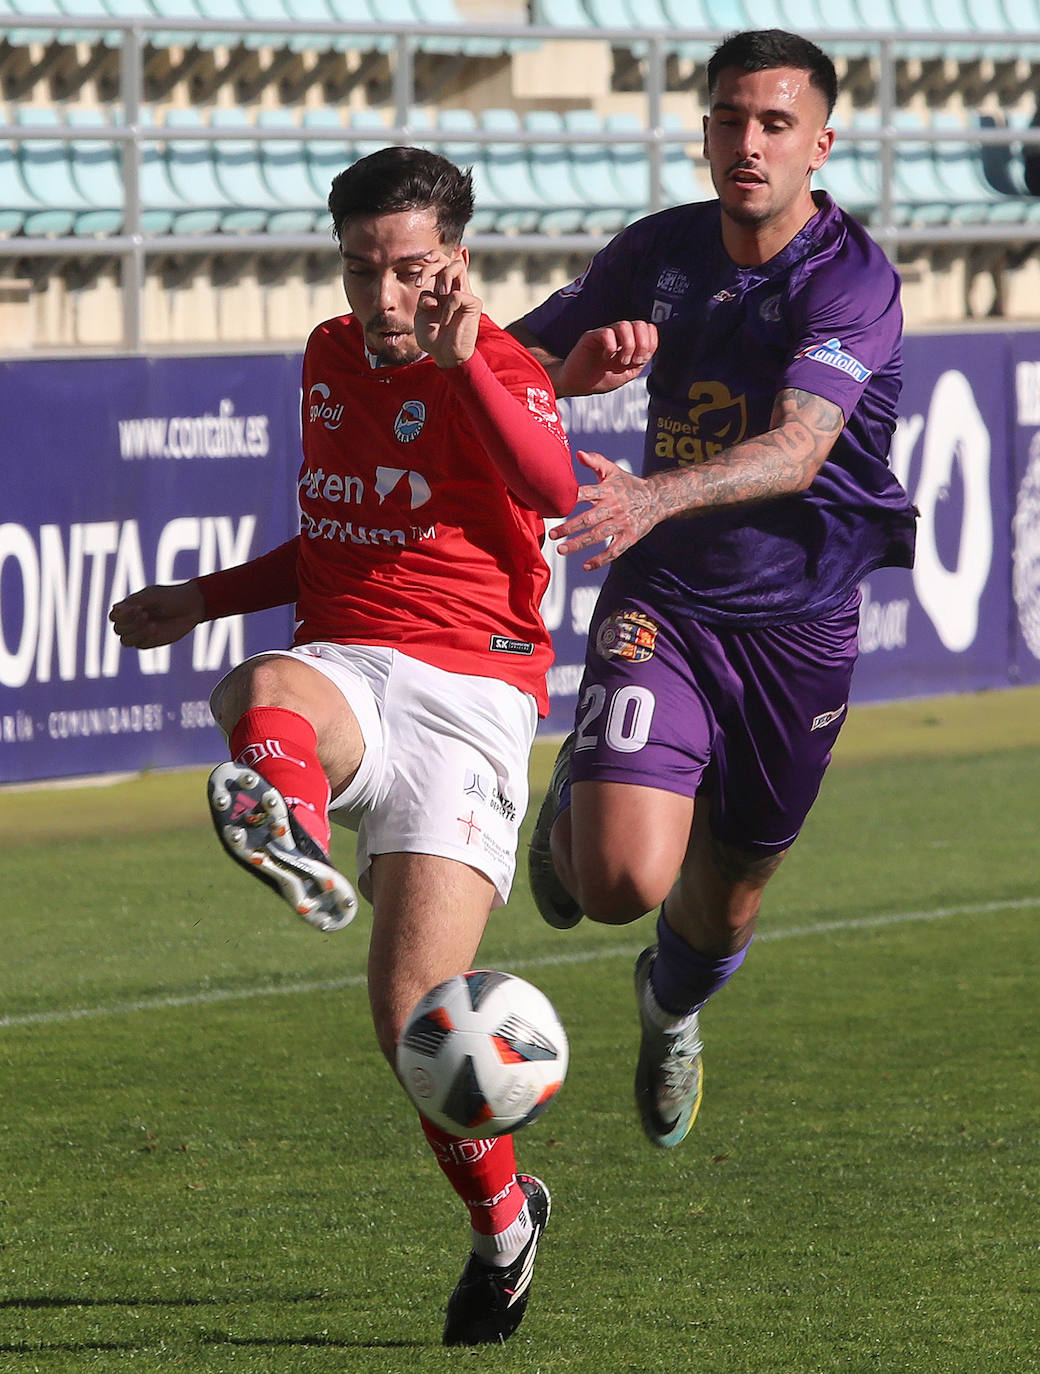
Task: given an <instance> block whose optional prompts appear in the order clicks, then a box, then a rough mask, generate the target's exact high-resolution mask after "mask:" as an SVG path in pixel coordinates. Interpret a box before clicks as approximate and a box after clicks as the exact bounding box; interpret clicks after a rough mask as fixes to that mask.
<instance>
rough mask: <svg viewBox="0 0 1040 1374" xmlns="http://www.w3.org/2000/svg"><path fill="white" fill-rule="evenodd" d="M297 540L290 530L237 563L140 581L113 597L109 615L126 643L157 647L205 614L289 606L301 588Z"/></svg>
mask: <svg viewBox="0 0 1040 1374" xmlns="http://www.w3.org/2000/svg"><path fill="white" fill-rule="evenodd" d="M299 546H300V537H299V535H294V536H293V538H292V539H287V540H286V541H285V543H284V544H279V545H278V547H277V548H276V549H272V550H271V551H270V552H269V553H263V554H260V555H259V556H258V557H256V558H251V559H250V560H249V562H248V563H239V564H238V565H237V567H234V568H223V569H221V570H220V571H219V572H214V573H207V574H206V575H205V576H204V577H196V578H192V580H191V581H190V582H177V583H170V584H165V585H162V586H152V587H143V588H142V589H141V591H139V592H132V593H131V594H130V595H129V596H128V597H125V598H124V599H123V600H122V601H119V602H117V603H116V605H114V606H113V607H112V609H111V610H110V611H109V613H108V618H109V620H111V622H112V626H113V629H114V630H115V632H116V634H117V635H118V636H119V639H120V641H121V643H122V644H124V645H125V646H126V647H127V648H128V649H157V648H159V646H160V645H163V644H174V643H176V641H177V640H178V639H183V638H184V636H185V635H186V634H188V633H189V632H190V631H191V630H194V628H195V627H196V625H201V624H202V622H203V621H204V620H219V619H220V618H221V617H222V616H226V615H247V614H249V613H250V612H251V611H264V610H267V609H269V608H270V607H271V606H287V605H288V604H289V603H290V602H293V601H295V600H296V598H297V596H298V594H299V584H298V582H297V577H296V555H297V552H298V550H299Z"/></svg>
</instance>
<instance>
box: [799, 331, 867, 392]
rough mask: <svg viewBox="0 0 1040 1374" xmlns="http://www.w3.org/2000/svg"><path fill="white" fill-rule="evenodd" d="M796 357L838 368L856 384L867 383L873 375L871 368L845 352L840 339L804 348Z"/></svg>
mask: <svg viewBox="0 0 1040 1374" xmlns="http://www.w3.org/2000/svg"><path fill="white" fill-rule="evenodd" d="M795 357H796V358H810V359H811V360H812V361H813V362H814V363H823V364H824V365H825V366H826V367H836V368H837V369H838V371H839V372H844V373H845V374H846V375H847V376H849V377H851V378H852V380H853V381H854V382H865V381H867V380H868V379H869V377H870V375H871V373H870V368H869V367H865V366H864V365H863V363H861V362H860V361H859V359H858V358H854V357H853V356H852V354H851V353H846V352H845V350H844V349H843V348H842V346H841V340H840V339H828V340H827V342H826V343H822V344H813V346H812V347H811V348H803V349H802V351H801V353H796V354H795Z"/></svg>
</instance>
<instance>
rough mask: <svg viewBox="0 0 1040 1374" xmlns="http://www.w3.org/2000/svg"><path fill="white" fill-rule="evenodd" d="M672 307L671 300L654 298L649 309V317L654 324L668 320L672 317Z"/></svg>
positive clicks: (673, 307)
mask: <svg viewBox="0 0 1040 1374" xmlns="http://www.w3.org/2000/svg"><path fill="white" fill-rule="evenodd" d="M674 309H675V306H674V305H673V304H672V302H671V301H658V300H655V301H654V303H653V306H652V307H651V309H650V319H651V320H652V321H653V323H654V324H663V323H664V321H665V320H670V319H671V318H672V312H673V311H674Z"/></svg>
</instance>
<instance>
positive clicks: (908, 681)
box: [0, 331, 1040, 783]
mask: <svg viewBox="0 0 1040 1374" xmlns="http://www.w3.org/2000/svg"><path fill="white" fill-rule="evenodd" d="M905 359H906V366H905V383H904V389H903V395H902V399H901V402H900V410H899V425H898V428H897V432H896V435H895V438H894V442H893V445H892V464H893V467H894V469H895V470H896V472H897V473H898V475H899V476H900V478H901V479H902V480H903V481H904V483H905V484H906V486H907V488H908V490H909V492H910V494H911V496H912V497H913V499H914V501H915V502H916V504H917V506H918V508H919V509H920V511H921V521H920V530H919V537H918V556H917V565H916V567H915V568H914V570H913V572H912V573H911V572H907V571H904V570H885V571H883V572H879V573H876V574H874V575H872V576H871V577H870V578H868V579H867V580H866V581H865V582H864V583H863V585H862V595H863V608H862V613H861V629H860V650H861V654H860V662H859V666H858V668H857V673H856V687H855V696H856V699H857V700H859V701H881V700H889V699H894V698H899V697H912V696H919V695H924V694H931V693H942V692H963V691H972V690H977V689H980V688H987V687H1004V686H1008V685H1015V684H1018V683H1033V682H1038V681H1040V333H1037V332H1035V331H1034V332H1029V333H1021V334H1011V333H997V332H994V333H973V334H957V335H929V336H917V337H908V338H907V339H906V340H905ZM299 379H300V358H299V356H298V355H285V354H279V355H249V356H241V357H216V358H203V357H191V358H165V359H138V358H133V359H111V360H76V361H41V362H31V361H30V362H18V363H8V364H2V365H0V406H2V413H3V415H4V426H3V429H2V431H0V454H2V457H3V472H4V488H3V498H2V500H3V504H2V505H0V783H3V782H8V783H10V782H24V781H28V780H33V779H42V778H56V777H67V776H73V775H81V774H92V773H107V772H118V771H124V770H138V769H142V768H155V767H169V766H174V765H181V764H195V763H206V762H209V761H211V760H214V759H216V758H219V757H220V756H221V755H222V753H223V747H224V746H223V741H222V739H221V736H220V734H219V732H218V731H217V729H216V727H215V725H214V724H213V723H212V718H211V716H210V714H209V709H208V704H207V703H208V697H209V693H210V691H211V689H212V687H213V685H214V684H215V683H216V681H217V680H218V679H219V677H220V676H221V675H222V674H223V673H224V672H226V671H227V669H228V668H229V667H230V666H231V665H232V664H234V663H236V662H238V661H239V660H240V659H242V658H243V657H245V656H247V655H248V654H251V653H256V652H259V651H260V650H262V649H264V648H270V647H275V646H278V645H282V644H285V643H286V642H287V641H288V639H289V636H290V632H291V623H292V618H291V610H289V609H288V608H287V609H286V610H284V611H281V610H279V611H270V612H266V613H264V614H263V615H260V616H253V617H249V618H246V619H244V620H243V619H242V618H240V617H233V618H230V619H228V620H223V621H219V622H217V623H216V624H213V625H204V626H200V627H199V628H198V629H197V630H195V631H194V632H193V633H192V634H191V635H189V636H187V637H186V638H185V639H184V640H182V641H181V642H180V643H178V644H176V645H174V646H172V648H170V649H159V650H153V651H150V652H149V653H146V654H138V653H135V652H133V651H130V650H124V649H121V648H120V645H119V642H118V640H117V639H116V638H115V636H114V634H113V633H112V631H111V628H110V626H109V624H108V621H107V613H108V608H109V606H110V605H111V603H112V602H113V601H115V600H118V599H119V598H120V597H121V596H124V595H126V593H127V592H129V591H132V590H136V589H137V588H138V587H140V586H142V585H145V584H146V583H148V582H153V581H159V582H163V581H179V580H182V579H184V578H188V577H191V576H193V575H195V574H197V573H200V572H207V571H210V570H211V569H213V568H218V567H226V566H230V565H231V564H234V563H238V562H241V561H242V560H243V559H246V558H249V557H252V556H253V555H255V554H257V553H259V552H262V551H264V550H266V549H269V548H272V547H273V546H274V545H276V544H278V543H280V542H281V541H282V540H284V539H286V538H288V537H289V536H290V535H291V534H292V533H293V531H294V530H295V528H296V509H295V502H294V490H295V480H296V474H297V471H298V466H299ZM560 409H561V414H562V416H563V419H564V422H565V424H566V425H567V427H568V432H569V433H570V435H571V439H572V445H573V448H574V450H575V452H577V451H578V450H579V449H593V450H596V451H597V452H601V453H604V454H606V455H607V456H608V457H609V458H613V459H615V460H618V461H623V462H626V463H628V464H629V465H630V466H631V467H632V468H633V469H634V470H636V471H638V470H639V465H640V454H641V449H642V433H643V424H644V418H645V391H644V388H643V384H642V382H635V383H632V384H630V385H629V386H628V387H626V388H624V389H623V390H622V391H621V392H617V393H615V394H614V395H611V396H599V397H581V398H574V399H570V400H565V401H561V402H560ZM576 467H577V470H578V474H579V480H583V481H584V480H587V478H588V475H589V474H588V473H587V471H586V470H585V469H583V468H581V466H580V464H576ZM547 556H548V558H549V563H550V567H551V569H552V579H551V582H550V585H549V590H548V592H547V594H546V598H545V602H544V604H543V613H544V615H545V619H546V622H547V624H548V625H549V628H550V630H551V631H552V634H553V640H554V644H555V648H556V662H555V664H554V665H553V667H552V669H551V670H550V675H549V687H550V694H551V698H552V712H551V715H550V716H549V718H548V720H547V721H545V722H543V727H542V728H543V730H544V731H547V732H550V733H558V732H561V731H564V730H566V729H569V728H570V725H571V719H572V716H573V711H574V705H575V700H576V694H577V689H578V684H579V681H580V677H581V668H582V661H583V656H584V647H585V636H586V631H587V629H588V624H589V619H590V617H591V615H592V610H593V606H594V604H595V600H596V595H597V592H598V588H599V584H600V582H601V580H602V579H601V575H600V574H594V575H590V574H587V573H585V572H583V571H582V569H581V565H580V562H578V561H577V560H576V559H574V558H572V559H569V560H567V559H564V558H562V557H561V556H560V555H559V554H558V553H556V551H555V548H554V547H550V548H549V549H548V550H547Z"/></svg>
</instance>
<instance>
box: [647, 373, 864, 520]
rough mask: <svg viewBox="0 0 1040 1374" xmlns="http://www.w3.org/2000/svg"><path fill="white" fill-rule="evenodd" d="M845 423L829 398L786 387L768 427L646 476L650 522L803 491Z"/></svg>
mask: <svg viewBox="0 0 1040 1374" xmlns="http://www.w3.org/2000/svg"><path fill="white" fill-rule="evenodd" d="M844 423H845V420H844V416H843V415H842V412H841V408H840V407H839V406H836V405H835V404H834V403H833V402H832V401H825V400H823V398H822V397H820V396H814V395H813V394H812V393H811V392H808V391H800V390H798V389H797V388H795V387H788V388H786V389H785V390H783V391H781V392H780V393H779V394H778V395H777V398H776V403H775V405H774V407H773V416H772V421H771V425H772V428H770V429H769V430H768V431H767V432H766V433H765V434H762V435H759V436H758V437H757V438H755V439H745V440H742V441H741V442H740V443H738V444H734V445H733V447H732V448H729V449H726V450H725V451H724V452H722V453H719V454H717V455H716V456H715V457H713V458H708V459H707V460H705V461H704V462H703V463H696V464H693V465H691V466H690V467H687V468H673V469H670V470H669V471H667V472H662V473H655V474H654V475H653V476H651V477H650V478H648V479H647V483H646V486H647V488H648V490H647V492H646V499H647V501H648V505H649V507H650V508H651V512H652V517H653V522H654V523H655V524H656V523H657V522H658V521H660V520H667V519H668V518H669V517H671V516H675V515H695V514H696V513H697V512H698V511H702V510H711V509H715V508H717V507H719V506H743V505H751V504H754V503H756V502H759V501H771V500H775V499H776V498H777V497H779V496H790V495H792V494H794V493H795V492H799V491H804V490H805V489H806V487H808V486H809V484H810V483H811V482H812V480H813V478H814V477H815V476H816V474H817V473H818V472H819V470H820V468H821V467H822V466H823V463H824V460H825V459H826V457H827V455H828V453H829V452H830V451H831V448H832V446H833V444H834V441H835V439H837V437H838V435H839V434H840V433H841V431H842V428H843V426H844Z"/></svg>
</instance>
